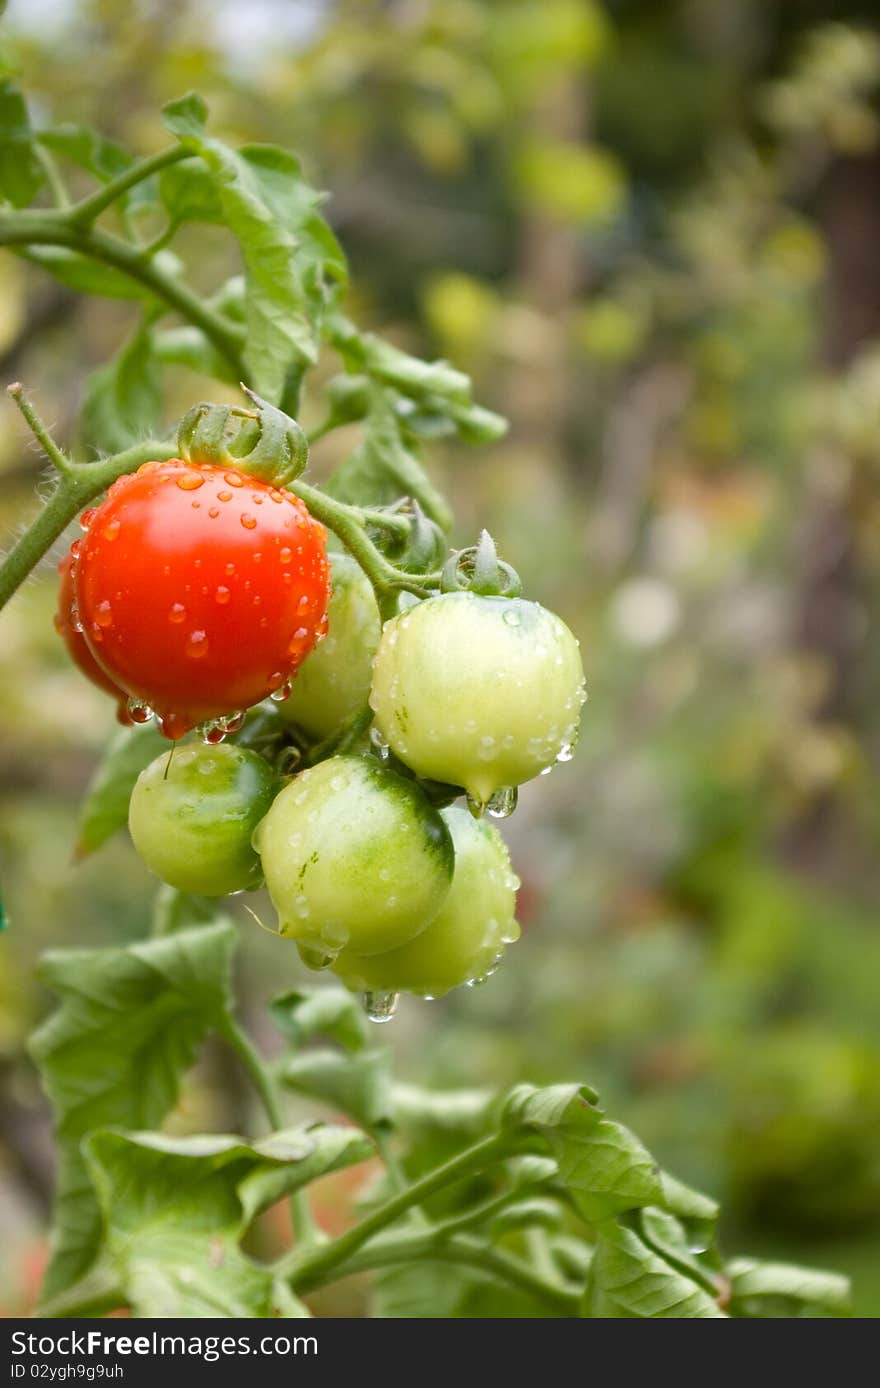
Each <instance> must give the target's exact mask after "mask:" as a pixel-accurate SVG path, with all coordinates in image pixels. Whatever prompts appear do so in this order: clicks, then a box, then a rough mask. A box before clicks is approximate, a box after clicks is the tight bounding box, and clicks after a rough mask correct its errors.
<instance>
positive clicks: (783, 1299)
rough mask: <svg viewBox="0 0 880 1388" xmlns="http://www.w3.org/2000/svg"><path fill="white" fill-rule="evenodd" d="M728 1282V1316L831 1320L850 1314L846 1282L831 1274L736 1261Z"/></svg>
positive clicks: (730, 1267) (788, 1265) (750, 1260)
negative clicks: (827, 1318)
mask: <svg viewBox="0 0 880 1388" xmlns="http://www.w3.org/2000/svg"><path fill="white" fill-rule="evenodd" d="M726 1272H727V1276H728V1278H729V1279H730V1314H731V1315H732V1316H737V1317H742V1316H757V1317H761V1318H765V1319H770V1318H773V1319H792V1318H794V1317H815V1318H822V1317H832V1316H849V1315H851V1314H852V1307H851V1303H850V1285H849V1279H848V1278H846V1277H843V1276H841V1275H840V1274H839V1273H834V1272H817V1271H816V1270H815V1269H813V1268H801V1267H795V1266H794V1265H793V1264H791V1263H762V1262H759V1261H758V1260H757V1259H756V1258H735V1259H734V1260H733V1262H731V1263H728V1265H727V1268H726Z"/></svg>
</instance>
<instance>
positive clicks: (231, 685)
mask: <svg viewBox="0 0 880 1388" xmlns="http://www.w3.org/2000/svg"><path fill="white" fill-rule="evenodd" d="M83 519H84V523H85V525H86V533H85V535H84V537H83V539H82V540H81V541H79V542H78V544H77V545H74V546H73V552H74V560H75V562H74V570H73V583H74V592H75V596H76V604H77V608H78V611H79V617H80V621H81V622H82V625H83V634H84V636H85V640H86V642H87V644H88V647H89V650H90V651H91V654H92V655H93V656H94V658H95V660H96V661H97V663H98V665H99V666H100V667H101V668H102V670H104V671H105V673H106V674H107V675H108V676H109V677H110V678H111V679H112V680H113V681H114V682H115V683H116V684H117V685H119V687H120V688H121V689H124V690H125V691H126V692H127V694H129V695H130V696H131V697H132V698H133V699H135V700H136V701H140V702H142V703H144V704H146V705H148V706H149V707H150V708H152V709H155V711H156V712H157V713H158V714H159V716H160V718H161V720H162V730H163V732H165V734H166V735H167V736H169V737H180V736H182V735H183V733H185V732H186V731H188V729H190V728H192V727H195V725H196V724H198V723H203V722H206V721H209V720H211V719H215V718H220V717H224V716H228V715H230V714H234V713H236V712H239V711H241V710H244V709H247V708H250V707H251V705H252V704H256V703H259V702H260V700H261V699H264V698H265V697H266V695H267V694H270V693H272V692H273V691H276V690H280V689H282V688H283V686H284V685H285V684H286V683H287V682H288V681H289V680H290V679H291V678H292V677H293V675H294V674H295V673H296V671H297V670H298V669H299V666H300V664H301V663H302V661H303V660H304V659H305V657H306V656H307V655H308V653H309V651H311V650H312V648H313V646H314V645H315V643H316V641H318V640H319V639H320V637H321V636H322V634H323V632H324V630H325V629H326V614H327V602H328V600H329V584H328V566H327V556H326V552H325V543H324V540H325V533H324V529H323V527H322V526H321V525H319V524H318V523H317V521H315V520H313V518H312V517H311V516H310V515H309V513H308V511H307V510H306V508H305V507H304V506H303V504H302V502H300V501H299V500H298V499H297V498H296V497H294V496H292V495H291V494H290V493H289V492H283V491H279V490H278V489H277V488H275V487H271V486H268V485H267V484H266V483H264V482H258V481H256V480H254V479H253V478H250V477H245V476H244V475H243V474H242V473H239V472H236V471H235V470H234V469H232V468H222V467H215V466H212V465H208V464H198V465H195V464H191V463H183V462H180V461H179V460H178V459H173V460H172V461H170V462H157V463H147V464H145V465H144V466H143V467H142V468H140V469H139V470H138V471H137V472H136V473H133V474H131V475H129V476H126V477H120V478H119V480H118V481H116V482H114V484H113V486H112V487H111V488H110V490H109V492H108V494H107V498H106V500H105V501H104V502H103V504H102V505H101V506H99V507H98V508H97V509H96V510H95V511H93V512H91V513H87V515H86V516H85V517H84V518H83Z"/></svg>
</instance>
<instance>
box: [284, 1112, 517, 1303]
mask: <svg viewBox="0 0 880 1388" xmlns="http://www.w3.org/2000/svg"><path fill="white" fill-rule="evenodd" d="M509 1154H510V1138H509V1136H508V1135H507V1134H503V1133H496V1134H493V1135H492V1136H491V1137H486V1138H483V1139H481V1140H480V1141H479V1142H476V1143H474V1144H473V1146H471V1147H467V1148H465V1150H464V1151H463V1152H459V1153H457V1154H456V1156H454V1157H451V1158H450V1159H449V1161H446V1162H444V1163H443V1165H442V1166H438V1167H435V1169H434V1170H433V1171H429V1172H428V1173H427V1175H425V1176H422V1177H421V1178H420V1179H419V1180H418V1181H413V1182H412V1184H411V1185H408V1186H407V1187H406V1189H405V1190H401V1191H398V1192H397V1193H396V1194H395V1195H393V1196H392V1197H391V1198H390V1199H389V1200H386V1201H385V1203H384V1204H382V1205H380V1206H379V1207H378V1209H376V1210H373V1211H372V1213H371V1214H368V1215H365V1217H364V1218H363V1219H362V1220H361V1221H360V1222H359V1223H358V1224H355V1225H354V1226H353V1227H352V1228H351V1229H349V1230H347V1231H346V1233H344V1234H341V1235H340V1236H339V1238H337V1239H334V1240H333V1242H332V1243H329V1244H326V1245H325V1246H324V1247H323V1248H319V1249H317V1250H315V1251H309V1250H307V1251H305V1252H304V1253H302V1254H299V1255H298V1254H297V1251H296V1250H295V1249H294V1251H293V1254H292V1255H291V1257H290V1258H289V1259H288V1260H284V1261H283V1262H282V1264H281V1267H280V1269H279V1270H280V1271H283V1272H284V1274H285V1275H286V1276H288V1277H289V1278H290V1283H291V1286H292V1287H293V1290H294V1291H295V1292H297V1293H299V1292H303V1291H308V1290H309V1289H310V1288H311V1287H313V1286H317V1285H319V1283H321V1282H324V1281H326V1280H327V1278H328V1276H329V1275H330V1274H331V1273H332V1272H333V1271H334V1270H335V1269H336V1268H339V1267H340V1266H341V1265H342V1264H344V1263H347V1262H348V1260H349V1259H350V1258H351V1257H352V1256H353V1255H354V1254H355V1253H356V1252H357V1251H358V1249H360V1248H362V1247H363V1245H364V1244H365V1243H367V1242H368V1241H369V1240H370V1239H371V1238H373V1236H374V1235H375V1234H379V1233H381V1232H382V1230H383V1229H385V1228H386V1227H387V1226H388V1225H389V1224H394V1223H396V1221H397V1220H399V1219H400V1218H402V1216H404V1215H405V1214H407V1213H408V1212H409V1211H410V1210H411V1209H413V1208H414V1207H415V1206H417V1205H422V1204H424V1202H425V1201H426V1200H427V1199H428V1198H429V1197H430V1196H431V1195H434V1194H435V1193H436V1192H437V1191H438V1190H443V1188H444V1187H445V1186H448V1185H452V1184H453V1183H455V1182H456V1181H460V1180H462V1179H463V1178H464V1177H465V1176H470V1175H472V1174H473V1173H474V1172H477V1171H484V1170H485V1169H486V1167H488V1166H491V1165H493V1164H494V1163H495V1162H497V1161H501V1160H502V1159H503V1158H504V1157H506V1156H509ZM340 1275H341V1274H340Z"/></svg>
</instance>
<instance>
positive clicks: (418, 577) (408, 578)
mask: <svg viewBox="0 0 880 1388" xmlns="http://www.w3.org/2000/svg"><path fill="white" fill-rule="evenodd" d="M289 490H290V491H292V492H293V493H294V494H295V495H296V496H298V497H299V499H300V501H303V502H305V504H306V506H307V507H308V508H309V510H310V511H311V513H312V515H313V516H315V518H316V519H317V520H319V521H320V522H321V524H322V525H326V526H327V528H328V530H332V531H333V533H334V534H335V535H338V536H339V539H340V540H341V541H342V543H343V544H344V545H345V547H346V549H347V550H348V552H349V553H350V554H351V555H352V556H353V557H354V558H355V559H356V560H357V562H358V563H359V564H360V566H361V568H362V569H363V571H364V573H365V574H366V575H367V578H368V579H369V580H370V582H371V583H372V585H373V587H374V589H375V590H376V596H377V598H378V599H379V605H380V610H381V608H382V605H383V604H382V599H383V598H386V597H388V596H389V595H393V594H394V593H395V592H396V591H397V590H399V589H401V588H402V589H406V590H407V591H408V592H410V593H415V594H416V596H417V597H422V598H424V597H430V595H431V593H432V592H433V591H434V589H435V588H436V587H437V585H438V584H439V582H440V575H439V573H432V574H411V573H406V572H405V570H403V569H396V568H395V567H394V565H393V564H390V563H389V562H388V560H387V559H386V558H385V556H384V554H382V553H381V551H380V550H378V549H377V548H376V546H375V545H374V544H373V542H372V540H371V539H370V537H369V535H368V534H367V532H366V529H365V525H366V522H367V520H369V521H370V523H371V524H373V523H375V522H374V521H373V520H372V514H373V513H372V512H364V511H361V510H360V509H359V508H358V507H356V506H348V505H347V504H346V503H345V502H344V501H337V500H336V499H335V498H334V497H332V496H328V495H327V493H326V492H322V491H319V490H318V488H317V487H311V486H309V484H308V482H303V481H302V480H301V479H300V478H297V480H296V481H295V482H291V483H290V484H289Z"/></svg>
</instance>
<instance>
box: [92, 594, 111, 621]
mask: <svg viewBox="0 0 880 1388" xmlns="http://www.w3.org/2000/svg"><path fill="white" fill-rule="evenodd" d="M95 621H96V622H97V624H98V626H99V627H112V625H113V609H112V607H111V606H110V604H109V602H108V601H107V599H106V598H105V599H104V601H103V602H99V603H98V606H97V607H96V608H95Z"/></svg>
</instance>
